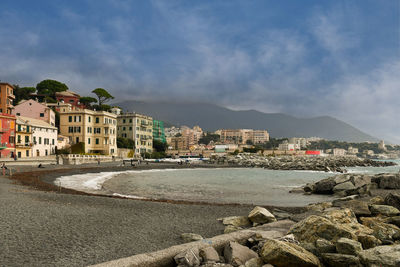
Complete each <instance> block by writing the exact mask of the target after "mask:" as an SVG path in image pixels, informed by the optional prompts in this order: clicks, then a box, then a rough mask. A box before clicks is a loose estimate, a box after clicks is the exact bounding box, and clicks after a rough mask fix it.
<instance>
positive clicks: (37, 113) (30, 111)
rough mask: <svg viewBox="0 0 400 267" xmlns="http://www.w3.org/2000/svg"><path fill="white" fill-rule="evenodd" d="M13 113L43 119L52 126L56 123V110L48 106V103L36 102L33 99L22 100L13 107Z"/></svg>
mask: <svg viewBox="0 0 400 267" xmlns="http://www.w3.org/2000/svg"><path fill="white" fill-rule="evenodd" d="M12 114H13V115H17V116H24V117H29V118H33V119H37V120H42V121H45V122H47V123H48V124H50V125H51V126H55V123H56V115H55V113H54V111H53V110H52V109H51V108H49V107H47V106H46V104H44V103H39V102H36V101H35V100H32V99H29V100H22V101H20V102H19V104H18V105H16V106H15V108H14V109H13V111H12Z"/></svg>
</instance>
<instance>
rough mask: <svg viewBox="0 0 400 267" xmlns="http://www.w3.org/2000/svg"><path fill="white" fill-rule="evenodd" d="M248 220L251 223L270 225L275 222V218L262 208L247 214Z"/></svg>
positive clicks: (256, 208)
mask: <svg viewBox="0 0 400 267" xmlns="http://www.w3.org/2000/svg"><path fill="white" fill-rule="evenodd" d="M248 217H249V220H250V221H252V222H253V223H261V224H264V223H270V222H274V221H276V218H275V216H274V215H273V214H272V213H271V212H269V211H268V210H267V209H265V208H263V207H258V206H257V207H255V208H254V209H253V210H252V211H250V213H249V216H248Z"/></svg>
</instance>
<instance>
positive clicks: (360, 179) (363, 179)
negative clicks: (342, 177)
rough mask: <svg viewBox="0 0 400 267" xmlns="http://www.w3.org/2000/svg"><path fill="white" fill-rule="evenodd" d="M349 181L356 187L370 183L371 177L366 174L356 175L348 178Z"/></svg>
mask: <svg viewBox="0 0 400 267" xmlns="http://www.w3.org/2000/svg"><path fill="white" fill-rule="evenodd" d="M350 181H351V182H352V183H353V184H354V186H355V187H356V188H360V187H362V186H364V185H367V184H370V183H371V177H370V176H368V175H356V176H353V177H351V178H350Z"/></svg>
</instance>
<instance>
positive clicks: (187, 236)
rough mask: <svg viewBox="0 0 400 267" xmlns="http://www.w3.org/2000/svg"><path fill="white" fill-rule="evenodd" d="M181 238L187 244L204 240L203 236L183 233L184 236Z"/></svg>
mask: <svg viewBox="0 0 400 267" xmlns="http://www.w3.org/2000/svg"><path fill="white" fill-rule="evenodd" d="M181 238H182V239H183V241H184V242H185V243H188V242H193V241H199V240H202V239H203V237H202V236H201V235H198V234H193V233H183V234H181Z"/></svg>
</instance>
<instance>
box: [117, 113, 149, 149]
mask: <svg viewBox="0 0 400 267" xmlns="http://www.w3.org/2000/svg"><path fill="white" fill-rule="evenodd" d="M117 135H118V137H123V138H129V139H132V140H133V141H134V143H135V153H138V154H144V153H152V152H153V118H152V117H149V116H145V115H142V114H138V113H126V114H121V115H119V116H118V130H117Z"/></svg>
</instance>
